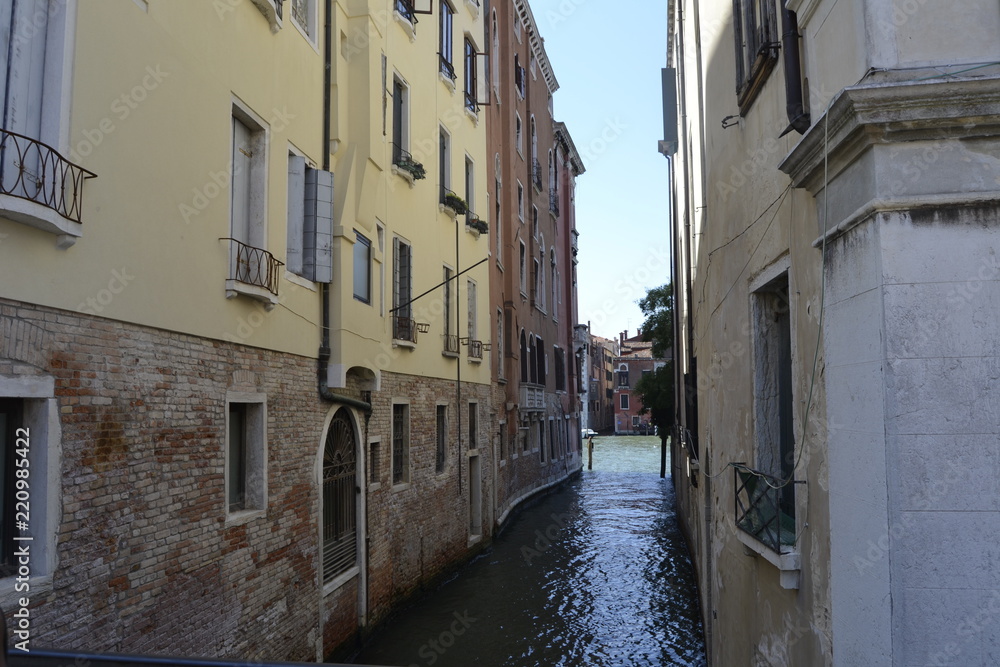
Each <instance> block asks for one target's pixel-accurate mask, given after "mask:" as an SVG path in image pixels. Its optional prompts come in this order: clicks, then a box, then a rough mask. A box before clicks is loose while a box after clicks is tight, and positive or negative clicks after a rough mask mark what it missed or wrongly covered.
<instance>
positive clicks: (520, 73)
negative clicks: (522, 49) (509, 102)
mask: <svg viewBox="0 0 1000 667" xmlns="http://www.w3.org/2000/svg"><path fill="white" fill-rule="evenodd" d="M525 85H526V82H525V76H524V68H523V67H521V59H520V57H518V55H517V54H516V53H515V54H514V90H516V91H517V96H518V97H519V98H521V99H522V100H523V99H524V87H525Z"/></svg>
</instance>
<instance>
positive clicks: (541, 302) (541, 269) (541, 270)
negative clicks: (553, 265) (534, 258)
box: [536, 238, 549, 313]
mask: <svg viewBox="0 0 1000 667" xmlns="http://www.w3.org/2000/svg"><path fill="white" fill-rule="evenodd" d="M544 244H545V239H544V238H543V239H542V248H543V250H542V259H541V261H540V262H538V263H536V266H537V267H538V309H539V310H541V311H542V312H543V313H544V312H546V311H547V310H548V304H547V303H546V299H547V295H548V293H549V292H548V288H547V287H546V286H545V250H544V247H545V245H544Z"/></svg>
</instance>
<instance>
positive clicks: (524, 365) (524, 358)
mask: <svg viewBox="0 0 1000 667" xmlns="http://www.w3.org/2000/svg"><path fill="white" fill-rule="evenodd" d="M528 379H529V375H528V341H527V339H526V338H525V337H524V329H521V382H527V381H528Z"/></svg>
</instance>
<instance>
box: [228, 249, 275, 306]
mask: <svg viewBox="0 0 1000 667" xmlns="http://www.w3.org/2000/svg"><path fill="white" fill-rule="evenodd" d="M219 240H220V241H229V279H228V280H226V298H227V299H231V298H233V297H234V296H236V295H237V294H243V295H245V296H249V297H251V298H254V299H257V300H258V301H263V302H264V304H265V305H264V308H265V309H266V310H271V309H272V308H274V306H276V305H277V304H278V278H279V276H280V275H281V273H280V268H281V267H282V266H284V265H285V264H284V262H279V261H278V260H276V259H275V258H274V255H272V254H271V253H269V252H268V251H266V250H262V249H261V248H254V247H253V246H250V245H247V244H246V243H243V242H242V241H239V240H237V239H234V238H222V239H219Z"/></svg>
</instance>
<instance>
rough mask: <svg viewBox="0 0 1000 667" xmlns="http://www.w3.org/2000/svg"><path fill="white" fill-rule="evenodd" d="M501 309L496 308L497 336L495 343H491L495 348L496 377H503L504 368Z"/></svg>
mask: <svg viewBox="0 0 1000 667" xmlns="http://www.w3.org/2000/svg"><path fill="white" fill-rule="evenodd" d="M503 344H504V337H503V311H502V310H500V309H499V308H497V337H496V343H494V345H493V349H494V350H496V356H497V377H498V378H500V379H503V377H504V369H503Z"/></svg>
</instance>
